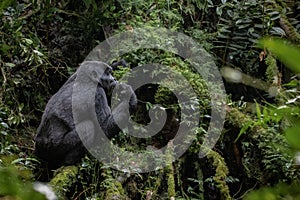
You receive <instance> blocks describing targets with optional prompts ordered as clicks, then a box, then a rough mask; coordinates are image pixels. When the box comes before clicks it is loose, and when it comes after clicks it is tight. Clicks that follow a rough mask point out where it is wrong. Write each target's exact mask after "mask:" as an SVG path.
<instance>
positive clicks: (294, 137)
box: [285, 121, 300, 150]
mask: <svg viewBox="0 0 300 200" xmlns="http://www.w3.org/2000/svg"><path fill="white" fill-rule="evenodd" d="M299 130H300V121H299V122H298V123H297V124H296V125H295V126H293V127H291V128H289V129H287V130H286V132H285V137H286V139H287V140H288V142H289V143H290V145H291V146H292V147H294V148H296V149H299V150H300V131H299Z"/></svg>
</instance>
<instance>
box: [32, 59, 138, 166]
mask: <svg viewBox="0 0 300 200" xmlns="http://www.w3.org/2000/svg"><path fill="white" fill-rule="evenodd" d="M82 69H84V70H82ZM80 70H82V71H80ZM81 72H83V73H85V74H84V76H81V75H80V76H79V75H78V74H79V73H81ZM76 84H79V86H77V85H76ZM95 84H96V85H95ZM75 85H76V86H77V88H78V87H79V90H78V89H77V90H76V91H75V89H74V88H75ZM93 85H95V86H96V87H93ZM116 86H120V87H121V88H122V91H124V92H125V93H127V94H129V95H130V100H129V105H128V102H126V101H123V102H122V101H121V102H120V103H119V104H118V105H117V107H116V108H115V109H114V110H113V111H112V110H111V108H110V105H109V99H110V95H111V92H112V90H113V89H114V88H115V87H116ZM93 88H94V91H93ZM74 93H76V94H75V95H74ZM90 94H92V95H94V96H93V98H91V99H92V100H93V101H94V103H93V102H88V101H87V100H86V99H87V98H86V96H88V95H90ZM74 96H75V97H76V98H79V99H78V100H79V101H80V105H79V106H78V105H77V107H76V106H74V105H72V102H73V101H72V98H74ZM81 102H82V103H81ZM125 104H127V106H124V105H125ZM136 105H137V98H136V95H135V94H134V92H133V90H132V88H131V86H129V85H127V84H124V83H123V84H120V83H118V82H117V81H116V80H115V78H114V77H113V76H112V67H111V66H109V65H107V64H106V63H103V62H100V61H84V62H83V63H82V64H81V66H80V67H79V68H78V70H77V71H76V72H75V73H74V74H73V75H72V76H71V77H70V78H69V79H68V80H67V81H66V82H65V84H64V85H63V86H62V87H61V88H60V89H59V91H58V92H57V93H56V94H54V95H53V96H52V97H51V98H50V100H49V101H48V103H47V105H46V108H45V111H44V113H43V116H42V119H41V123H40V125H39V127H38V129H37V134H36V136H35V147H34V153H35V155H37V157H39V158H41V159H42V160H44V161H46V162H47V163H48V166H50V167H51V168H57V167H60V166H62V165H73V164H76V163H78V162H80V160H81V158H82V157H84V155H85V153H86V149H85V147H84V145H83V143H82V141H81V139H80V137H79V135H78V133H77V131H76V128H75V127H77V128H78V127H79V128H80V127H81V128H84V129H85V130H86V131H85V135H84V137H85V138H84V139H86V140H88V141H92V140H93V138H94V134H97V133H96V132H97V131H95V130H96V129H95V128H94V127H95V126H96V123H98V124H99V125H100V127H101V128H102V130H103V132H104V133H105V135H106V136H107V137H108V138H112V137H114V136H115V135H117V134H118V133H119V132H120V129H119V127H118V125H117V123H116V121H119V120H128V116H127V115H124V114H123V113H125V110H124V109H126V108H127V109H128V106H129V111H130V112H133V111H134V110H135V108H136ZM74 109H75V110H76V113H77V114H78V115H79V116H80V119H82V120H81V121H79V122H78V121H77V122H76V123H78V124H76V125H75V122H74V115H73V114H74V112H73V111H74ZM91 112H94V113H95V115H96V121H93V120H92V118H91V117H89V116H88V115H90V114H91ZM126 117H127V119H126ZM99 125H98V126H99ZM77 130H78V129H77Z"/></svg>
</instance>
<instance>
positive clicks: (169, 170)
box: [166, 141, 176, 198]
mask: <svg viewBox="0 0 300 200" xmlns="http://www.w3.org/2000/svg"><path fill="white" fill-rule="evenodd" d="M172 149H173V143H172V141H170V142H169V143H168V150H167V153H166V155H167V158H166V163H167V166H166V175H167V179H168V196H169V198H172V197H173V198H174V197H175V195H176V190H175V179H174V168H173V151H172Z"/></svg>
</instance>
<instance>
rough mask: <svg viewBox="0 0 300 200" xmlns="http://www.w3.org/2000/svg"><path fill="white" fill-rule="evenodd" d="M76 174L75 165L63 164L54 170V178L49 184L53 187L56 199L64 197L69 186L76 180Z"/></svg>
mask: <svg viewBox="0 0 300 200" xmlns="http://www.w3.org/2000/svg"><path fill="white" fill-rule="evenodd" d="M77 174H78V167H77V166H63V167H61V168H59V169H58V170H56V172H55V175H54V178H53V179H52V180H51V181H50V183H49V185H50V186H51V187H52V188H53V189H54V191H55V193H56V195H57V196H58V199H64V196H65V195H66V193H67V192H68V191H69V188H70V187H71V186H72V185H73V184H74V183H75V182H76V181H77V178H76V176H77Z"/></svg>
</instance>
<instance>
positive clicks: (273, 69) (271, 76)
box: [266, 53, 279, 85]
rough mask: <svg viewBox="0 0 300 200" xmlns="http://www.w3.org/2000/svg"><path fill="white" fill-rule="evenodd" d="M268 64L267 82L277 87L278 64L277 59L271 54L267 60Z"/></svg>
mask: <svg viewBox="0 0 300 200" xmlns="http://www.w3.org/2000/svg"><path fill="white" fill-rule="evenodd" d="M266 64H267V66H268V67H267V70H266V76H267V81H268V82H269V83H271V84H272V83H273V84H274V83H275V84H276V85H277V83H278V80H276V79H277V77H278V74H279V71H278V68H277V64H276V59H275V58H274V57H273V56H272V55H271V54H270V53H269V54H268V56H267V58H266Z"/></svg>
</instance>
